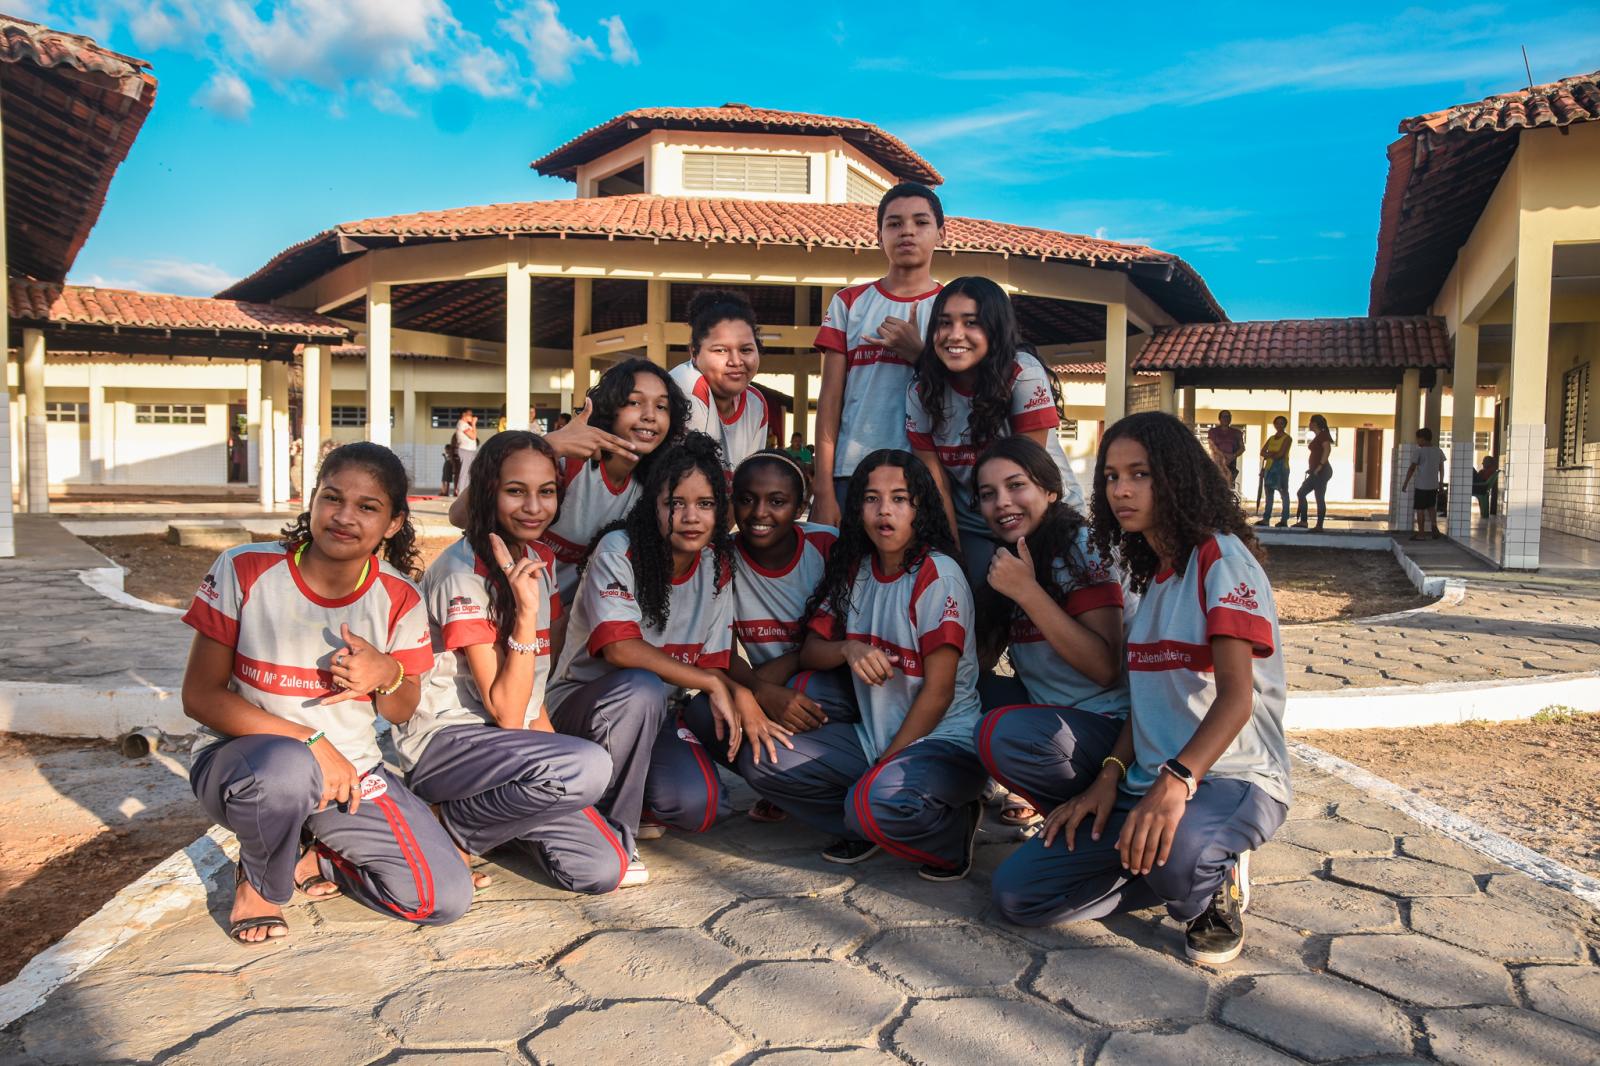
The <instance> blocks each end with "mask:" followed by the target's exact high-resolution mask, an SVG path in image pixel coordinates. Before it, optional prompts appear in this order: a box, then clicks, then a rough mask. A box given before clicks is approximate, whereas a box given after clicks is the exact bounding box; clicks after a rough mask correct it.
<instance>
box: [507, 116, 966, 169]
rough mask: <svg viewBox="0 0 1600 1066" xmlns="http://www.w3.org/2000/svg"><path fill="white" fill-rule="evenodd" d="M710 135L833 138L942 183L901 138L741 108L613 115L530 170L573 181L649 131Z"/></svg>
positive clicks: (849, 122)
mask: <svg viewBox="0 0 1600 1066" xmlns="http://www.w3.org/2000/svg"><path fill="white" fill-rule="evenodd" d="M661 129H667V130H714V131H719V132H728V133H790V134H796V133H797V134H812V135H818V134H821V135H837V136H841V137H843V138H844V139H845V140H847V141H849V142H850V143H852V144H854V145H855V146H856V147H857V148H859V149H860V150H861V151H862V152H864V153H865V154H867V155H868V156H870V157H872V158H873V159H875V160H877V161H878V162H879V163H880V164H882V165H883V166H884V168H885V169H887V170H888V171H889V172H890V173H892V174H894V175H895V176H896V177H899V178H902V179H909V180H911V181H920V182H922V183H923V184H925V185H939V184H941V183H942V182H943V181H944V178H942V177H941V176H940V175H939V172H938V171H937V170H935V169H933V165H932V164H931V163H929V162H928V161H927V160H926V159H924V158H922V157H921V156H920V155H918V154H917V153H916V152H914V151H912V150H911V149H910V147H908V146H907V145H906V143H905V142H904V141H902V140H900V138H898V137H896V136H894V135H893V134H891V133H887V132H885V131H884V130H883V129H882V128H880V127H878V126H875V125H873V124H872V123H871V122H863V121H862V120H861V119H857V118H836V117H834V116H832V115H810V114H806V113H804V112H801V111H774V110H770V109H768V108H762V107H750V106H748V105H746V104H723V105H722V106H721V107H641V108H637V109H635V110H633V111H629V112H626V113H624V114H621V115H618V116H617V117H616V118H614V119H611V120H610V121H609V122H603V123H601V124H600V125H598V126H595V127H594V128H592V129H590V130H586V131H585V132H583V133H581V134H579V135H578V136H577V137H574V138H573V139H572V140H570V141H568V142H567V143H566V144H563V145H562V146H561V147H560V148H557V149H556V150H555V151H553V152H550V153H548V154H547V155H545V156H543V157H541V158H539V159H536V160H534V162H533V163H532V166H533V169H534V170H537V171H538V172H539V173H541V174H545V175H549V176H552V177H559V178H566V179H567V180H568V181H572V180H574V179H575V178H576V177H577V170H578V166H579V165H580V164H582V163H587V162H588V161H589V160H591V159H596V158H598V157H600V156H602V155H604V154H605V153H607V152H609V151H612V150H613V149H615V148H618V147H620V146H621V145H624V144H626V143H628V142H629V141H632V140H635V139H637V138H639V137H643V136H644V135H645V134H647V133H649V132H650V131H651V130H661Z"/></svg>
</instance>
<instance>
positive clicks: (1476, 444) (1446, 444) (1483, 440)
mask: <svg viewBox="0 0 1600 1066" xmlns="http://www.w3.org/2000/svg"><path fill="white" fill-rule="evenodd" d="M1454 442H1455V434H1454V433H1452V432H1451V431H1450V430H1448V429H1441V430H1440V431H1439V447H1440V448H1441V449H1442V450H1443V451H1444V452H1445V454H1446V455H1448V454H1449V453H1450V446H1451V444H1453V443H1454ZM1472 448H1473V450H1474V451H1479V452H1486V451H1488V450H1489V431H1488V430H1486V429H1484V430H1479V431H1478V432H1476V433H1474V434H1473V435H1472Z"/></svg>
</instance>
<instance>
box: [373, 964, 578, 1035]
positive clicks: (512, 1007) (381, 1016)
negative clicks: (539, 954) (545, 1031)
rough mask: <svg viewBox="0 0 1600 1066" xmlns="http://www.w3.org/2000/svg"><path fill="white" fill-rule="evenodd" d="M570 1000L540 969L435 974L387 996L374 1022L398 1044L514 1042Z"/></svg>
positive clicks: (563, 987) (569, 994) (561, 986)
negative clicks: (397, 1038)
mask: <svg viewBox="0 0 1600 1066" xmlns="http://www.w3.org/2000/svg"><path fill="white" fill-rule="evenodd" d="M573 998H574V994H573V992H572V990H571V988H570V987H568V986H567V985H565V984H563V983H562V982H560V981H558V980H557V979H556V978H555V977H554V976H553V975H552V974H549V973H547V972H544V971H540V970H520V969H519V970H465V971H461V972H457V973H436V974H429V975H428V976H427V977H424V978H423V979H422V980H420V981H418V982H417V983H416V984H414V985H412V986H411V987H409V988H407V989H406V990H405V991H403V992H400V993H399V994H397V995H395V996H392V997H390V999H389V1001H388V1002H386V1003H385V1004H384V1005H383V1006H382V1007H381V1008H379V1010H378V1021H380V1022H382V1023H383V1024H384V1025H385V1026H387V1027H388V1028H389V1029H392V1030H393V1031H394V1032H395V1034H396V1035H398V1036H399V1037H400V1042H401V1043H402V1044H412V1045H429V1044H431V1045H434V1046H436V1047H437V1046H444V1045H448V1046H453V1047H462V1046H470V1045H472V1044H514V1043H516V1042H517V1041H518V1040H521V1039H522V1038H523V1037H525V1036H527V1035H528V1034H529V1033H531V1032H533V1031H534V1030H535V1029H537V1028H539V1027H540V1026H541V1025H543V1024H544V1023H545V1017H546V1016H547V1015H548V1014H549V1013H550V1012H551V1011H552V1010H554V1009H555V1008H556V1007H560V1006H563V1005H565V1004H568V1003H570V1002H572V1001H573Z"/></svg>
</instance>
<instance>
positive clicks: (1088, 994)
mask: <svg viewBox="0 0 1600 1066" xmlns="http://www.w3.org/2000/svg"><path fill="white" fill-rule="evenodd" d="M1033 990H1034V991H1035V992H1037V993H1039V994H1040V995H1041V996H1044V997H1045V998H1046V999H1050V1000H1053V1001H1055V1002H1058V1003H1063V1004H1065V1005H1066V1006H1068V1007H1071V1008H1072V1009H1073V1010H1074V1011H1076V1012H1077V1013H1079V1014H1081V1015H1083V1016H1084V1017H1086V1018H1090V1019H1093V1020H1094V1021H1097V1022H1102V1023H1105V1024H1107V1025H1129V1024H1132V1023H1134V1022H1154V1021H1169V1020H1173V1019H1178V1018H1197V1017H1199V1016H1201V1015H1203V1014H1204V1013H1205V1012H1206V999H1207V997H1208V996H1209V995H1210V993H1211V982H1210V980H1209V979H1208V978H1207V977H1206V974H1205V972H1204V971H1203V970H1199V969H1197V968H1195V967H1194V966H1191V965H1189V964H1188V963H1187V962H1179V961H1178V960H1177V959H1175V958H1173V957H1171V956H1170V955H1158V954H1157V953H1155V952H1153V951H1146V950H1145V949H1143V948H1138V947H1134V946H1133V945H1131V944H1129V945H1121V944H1118V945H1112V946H1109V947H1101V948H1087V949H1084V950H1080V951H1052V952H1051V953H1050V954H1049V955H1048V956H1047V957H1046V959H1045V964H1044V969H1043V970H1041V971H1040V972H1039V976H1037V977H1035V978H1034V979H1033Z"/></svg>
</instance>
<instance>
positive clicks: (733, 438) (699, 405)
mask: <svg viewBox="0 0 1600 1066" xmlns="http://www.w3.org/2000/svg"><path fill="white" fill-rule="evenodd" d="M670 377H671V378H672V380H673V381H676V382H677V383H678V388H680V389H682V390H683V394H684V395H685V396H687V397H688V398H689V429H690V430H692V431H696V432H700V433H704V434H705V435H706V436H708V437H710V438H711V439H712V440H714V441H716V442H717V443H718V444H719V445H721V446H722V465H723V466H726V467H727V468H728V469H729V470H732V469H733V468H734V467H736V466H738V465H739V464H740V463H741V462H742V461H743V460H744V458H745V457H746V456H748V455H751V454H752V453H754V452H758V451H760V450H761V449H762V448H765V447H766V446H767V417H768V415H767V398H766V397H765V396H763V395H762V394H761V390H760V389H758V388H756V387H755V386H754V385H747V386H746V387H745V390H744V391H743V392H741V393H740V394H739V402H738V403H737V404H735V405H734V409H733V417H732V418H723V417H722V413H721V412H720V411H718V410H717V402H716V400H715V399H714V398H713V397H712V395H711V383H710V382H709V381H707V380H706V379H705V375H703V374H701V373H700V371H698V370H696V369H695V368H694V363H692V362H689V363H679V364H678V365H677V366H675V367H673V368H672V371H671V374H670Z"/></svg>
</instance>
